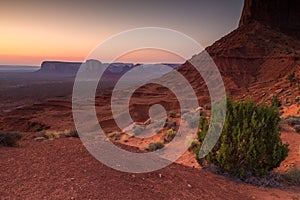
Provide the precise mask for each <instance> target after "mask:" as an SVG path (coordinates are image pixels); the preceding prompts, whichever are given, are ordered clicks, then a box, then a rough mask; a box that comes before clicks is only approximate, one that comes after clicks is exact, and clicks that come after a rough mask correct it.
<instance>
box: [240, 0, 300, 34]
mask: <svg viewBox="0 0 300 200" xmlns="http://www.w3.org/2000/svg"><path fill="white" fill-rule="evenodd" d="M299 19H300V1H299V0H245V4H244V9H243V13H242V16H241V19H240V23H239V26H243V25H245V24H249V23H251V22H253V21H258V22H261V23H263V24H266V25H269V26H271V27H273V28H276V29H278V30H280V31H282V32H284V33H286V34H288V35H291V36H293V37H296V38H297V39H300V20H299Z"/></svg>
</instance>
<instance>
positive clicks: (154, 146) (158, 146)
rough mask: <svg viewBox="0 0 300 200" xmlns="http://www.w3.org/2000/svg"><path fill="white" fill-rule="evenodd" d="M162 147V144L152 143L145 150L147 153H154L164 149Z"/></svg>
mask: <svg viewBox="0 0 300 200" xmlns="http://www.w3.org/2000/svg"><path fill="white" fill-rule="evenodd" d="M164 146H165V145H164V143H162V142H152V143H150V144H149V146H148V147H147V148H146V149H147V150H149V151H156V150H159V149H162V148H164Z"/></svg>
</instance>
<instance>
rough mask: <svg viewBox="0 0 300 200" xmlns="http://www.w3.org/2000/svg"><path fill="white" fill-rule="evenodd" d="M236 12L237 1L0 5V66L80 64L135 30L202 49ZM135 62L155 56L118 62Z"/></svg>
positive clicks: (11, 0) (10, 0)
mask: <svg viewBox="0 0 300 200" xmlns="http://www.w3.org/2000/svg"><path fill="white" fill-rule="evenodd" d="M242 7H243V0H226V1H220V0H190V1H188V0H187V1H183V0H182V1H176V0H172V1H171V0H165V1H162V0H151V1H138V0H133V1H113V0H110V1H95V0H86V1H78V0H72V1H63V0H51V1H50V0H43V1H41V0H40V1H33V0H29V1H17V0H7V1H3V0H2V1H1V2H0V24H1V29H0V35H1V37H0V65H8V64H12V65H40V63H41V62H42V61H43V60H63V61H84V59H85V57H86V56H87V55H88V53H89V52H90V51H91V50H92V49H93V48H95V47H96V46H97V45H98V44H99V43H101V42H103V41H104V40H105V39H107V38H109V37H110V36H112V35H114V34H117V33H119V32H122V31H125V30H128V29H133V28H140V27H163V28H170V29H174V30H177V31H180V32H182V33H184V34H186V35H188V36H190V37H192V38H194V39H195V40H196V41H198V42H199V43H200V44H201V45H202V46H204V47H205V46H208V45H210V44H212V43H213V42H214V41H215V40H217V39H219V38H221V37H222V36H224V35H226V34H227V33H229V32H230V31H232V30H233V29H235V28H236V27H237V25H238V21H239V18H240V15H241V11H242ZM120 45H122V44H120ZM159 54H160V56H159V57H160V58H161V57H165V58H166V61H168V62H172V61H174V62H176V61H177V60H176V58H175V57H172V56H170V55H168V54H167V53H162V52H159ZM143 55H145V56H143ZM146 55H147V56H146ZM141 57H143V59H155V57H156V52H151V51H149V50H147V51H145V52H135V53H132V54H131V55H129V56H123V60H121V61H124V62H126V61H130V62H133V61H135V60H136V62H143V61H144V60H143V59H141ZM150 57H151V58H150ZM172 59H173V60H172ZM146 61H147V60H145V62H146Z"/></svg>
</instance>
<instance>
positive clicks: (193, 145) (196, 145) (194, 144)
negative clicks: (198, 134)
mask: <svg viewBox="0 0 300 200" xmlns="http://www.w3.org/2000/svg"><path fill="white" fill-rule="evenodd" d="M199 146H200V143H199V141H198V140H196V139H195V140H193V141H192V143H191V145H190V146H189V148H188V150H189V151H190V152H194V151H196V150H197V149H198V148H199Z"/></svg>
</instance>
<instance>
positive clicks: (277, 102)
mask: <svg viewBox="0 0 300 200" xmlns="http://www.w3.org/2000/svg"><path fill="white" fill-rule="evenodd" d="M271 103H272V106H274V107H277V108H278V107H280V106H282V104H281V101H280V100H279V98H278V97H277V96H274V97H273V98H272V99H271Z"/></svg>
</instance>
